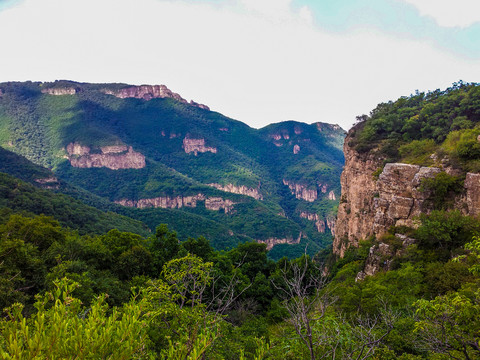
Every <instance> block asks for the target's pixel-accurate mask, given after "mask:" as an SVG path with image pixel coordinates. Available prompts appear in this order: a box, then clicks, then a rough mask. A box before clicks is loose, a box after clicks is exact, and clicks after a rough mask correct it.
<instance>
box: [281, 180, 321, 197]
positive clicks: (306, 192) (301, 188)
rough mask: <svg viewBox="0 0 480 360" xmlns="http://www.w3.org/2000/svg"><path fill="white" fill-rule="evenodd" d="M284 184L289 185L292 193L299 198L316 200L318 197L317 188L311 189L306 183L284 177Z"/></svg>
mask: <svg viewBox="0 0 480 360" xmlns="http://www.w3.org/2000/svg"><path fill="white" fill-rule="evenodd" d="M283 184H284V185H286V186H288V187H289V189H290V191H291V192H292V195H295V197H296V198H297V199H302V200H305V201H308V202H314V201H315V200H317V198H318V193H317V189H311V188H308V187H307V186H306V185H302V184H297V183H295V182H292V181H289V180H286V179H283Z"/></svg>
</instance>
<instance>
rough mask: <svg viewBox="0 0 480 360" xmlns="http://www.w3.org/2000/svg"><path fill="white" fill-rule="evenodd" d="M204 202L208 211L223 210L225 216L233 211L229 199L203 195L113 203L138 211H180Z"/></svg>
mask: <svg viewBox="0 0 480 360" xmlns="http://www.w3.org/2000/svg"><path fill="white" fill-rule="evenodd" d="M199 201H204V202H205V208H206V209H208V210H213V211H219V210H220V209H223V211H224V212H225V214H228V213H229V212H231V211H232V210H233V205H235V203H234V202H233V201H232V200H229V199H222V198H220V197H206V196H205V195H203V194H197V195H190V196H174V197H170V196H161V197H156V198H151V199H139V200H128V199H122V200H117V201H115V202H116V203H117V204H120V205H122V206H127V207H135V208H139V209H144V208H149V207H153V208H163V209H180V208H182V207H184V206H185V207H191V208H195V207H197V202H199Z"/></svg>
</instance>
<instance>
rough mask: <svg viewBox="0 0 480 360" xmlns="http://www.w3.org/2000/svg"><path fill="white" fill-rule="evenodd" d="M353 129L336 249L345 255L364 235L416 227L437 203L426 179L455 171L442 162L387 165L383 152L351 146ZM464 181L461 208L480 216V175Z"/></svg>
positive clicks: (458, 205)
mask: <svg viewBox="0 0 480 360" xmlns="http://www.w3.org/2000/svg"><path fill="white" fill-rule="evenodd" d="M353 134H354V131H350V133H349V134H348V136H347V138H346V140H345V145H344V151H345V168H344V170H343V172H342V175H341V185H342V195H341V200H340V205H339V208H338V215H337V222H336V225H335V239H334V242H333V251H334V253H335V254H337V255H339V256H340V257H343V256H344V254H345V251H346V249H347V248H348V247H350V246H355V247H357V246H358V242H359V240H362V239H368V238H369V237H371V236H375V237H377V238H379V237H381V236H382V235H383V234H385V233H386V232H387V231H388V230H389V228H390V227H391V226H408V227H416V226H417V224H418V217H419V215H420V214H422V213H424V214H428V213H430V212H431V211H432V210H433V208H434V206H433V205H434V204H433V201H432V200H431V195H432V194H431V191H430V190H428V189H426V188H425V187H423V186H422V184H423V180H424V179H426V178H434V177H435V176H436V175H437V174H439V173H440V172H442V171H444V172H446V173H452V172H455V170H454V169H452V168H450V167H448V166H443V165H442V161H439V162H438V163H435V164H434V165H433V166H430V167H425V166H419V165H411V164H404V163H387V164H385V165H384V166H383V168H382V167H381V166H382V164H383V158H382V157H381V156H379V155H378V152H376V151H375V150H373V151H370V152H368V153H365V154H360V153H359V152H357V151H356V150H355V149H354V148H353V147H352V146H351V145H350V143H351V142H350V140H351V139H352V136H353ZM443 163H445V162H443ZM463 184H464V185H463V190H462V191H460V192H459V193H458V194H456V196H455V199H454V203H455V208H456V209H459V210H460V211H461V212H462V213H463V214H465V215H473V216H476V215H478V214H479V213H480V196H479V195H478V194H479V193H480V174H477V173H467V174H466V177H465V181H464V182H463Z"/></svg>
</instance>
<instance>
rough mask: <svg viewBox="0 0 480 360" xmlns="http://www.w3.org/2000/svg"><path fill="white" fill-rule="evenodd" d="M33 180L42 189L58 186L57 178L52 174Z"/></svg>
mask: <svg viewBox="0 0 480 360" xmlns="http://www.w3.org/2000/svg"><path fill="white" fill-rule="evenodd" d="M35 182H36V183H37V184H39V185H40V186H41V187H42V188H44V189H50V190H51V189H54V190H56V189H59V188H60V183H59V182H58V179H57V178H56V177H54V176H52V177H48V178H40V179H35Z"/></svg>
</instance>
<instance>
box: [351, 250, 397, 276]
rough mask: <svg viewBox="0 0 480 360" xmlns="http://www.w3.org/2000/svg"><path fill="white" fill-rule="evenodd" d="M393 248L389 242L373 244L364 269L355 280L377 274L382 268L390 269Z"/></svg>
mask: <svg viewBox="0 0 480 360" xmlns="http://www.w3.org/2000/svg"><path fill="white" fill-rule="evenodd" d="M392 256H393V250H392V249H391V246H390V245H388V244H384V243H380V244H378V245H373V246H372V247H371V248H370V251H369V252H368V257H367V260H366V261H365V266H364V268H363V271H360V272H359V273H358V274H357V277H356V279H355V281H358V280H363V279H365V277H366V276H372V275H375V274H376V273H377V272H379V271H380V270H382V269H383V270H389V269H390V264H391V263H392Z"/></svg>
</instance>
